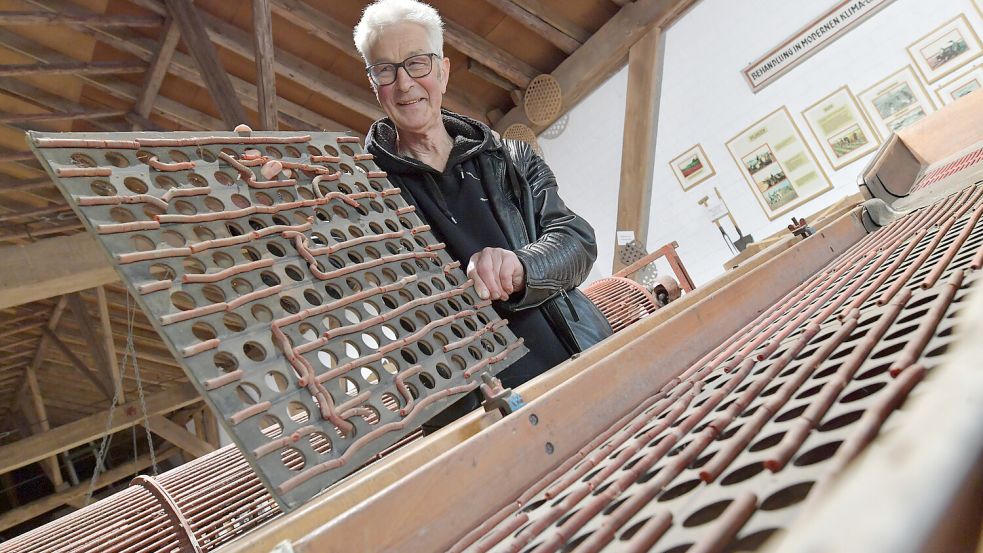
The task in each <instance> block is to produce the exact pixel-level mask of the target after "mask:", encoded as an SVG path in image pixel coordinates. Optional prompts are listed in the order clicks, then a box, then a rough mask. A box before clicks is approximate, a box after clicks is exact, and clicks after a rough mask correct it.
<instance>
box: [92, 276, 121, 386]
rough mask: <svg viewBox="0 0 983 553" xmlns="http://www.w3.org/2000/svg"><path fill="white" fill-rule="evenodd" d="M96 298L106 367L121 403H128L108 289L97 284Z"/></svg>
mask: <svg viewBox="0 0 983 553" xmlns="http://www.w3.org/2000/svg"><path fill="white" fill-rule="evenodd" d="M95 289H96V299H97V301H98V303H99V324H100V326H101V327H102V343H103V347H104V348H105V352H106V356H107V359H106V361H107V363H108V365H106V369H107V370H108V371H109V375H110V377H112V379H113V389H114V390H116V397H117V399H118V401H119V402H120V403H126V391H125V390H124V389H123V378H122V375H121V374H120V371H119V358H118V357H117V355H116V342H115V341H114V340H113V324H112V319H111V318H110V317H109V304H108V303H107V302H106V290H105V289H103V287H102V286H96V287H95Z"/></svg>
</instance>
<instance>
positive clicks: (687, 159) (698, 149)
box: [669, 144, 716, 190]
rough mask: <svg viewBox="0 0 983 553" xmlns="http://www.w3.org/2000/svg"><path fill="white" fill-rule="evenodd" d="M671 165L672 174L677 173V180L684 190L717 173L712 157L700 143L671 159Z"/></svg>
mask: <svg viewBox="0 0 983 553" xmlns="http://www.w3.org/2000/svg"><path fill="white" fill-rule="evenodd" d="M669 167H670V168H672V174H674V175H676V180H678V181H679V185H680V186H682V187H683V190H689V189H690V188H693V187H694V186H696V185H697V184H700V183H701V182H703V181H705V180H707V179H708V178H710V177H712V176H714V175H715V174H716V171H714V170H713V165H711V164H710V159H709V158H707V154H706V152H704V151H703V147H702V146H700V145H699V144H697V145H696V146H693V147H692V148H690V149H689V150H686V151H685V152H683V153H682V154H680V156H679V157H677V158H676V159H674V160H672V161H670V162H669Z"/></svg>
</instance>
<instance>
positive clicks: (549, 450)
mask: <svg viewBox="0 0 983 553" xmlns="http://www.w3.org/2000/svg"><path fill="white" fill-rule="evenodd" d="M553 451H554V449H553V444H552V443H550V442H546V454H547V455H553Z"/></svg>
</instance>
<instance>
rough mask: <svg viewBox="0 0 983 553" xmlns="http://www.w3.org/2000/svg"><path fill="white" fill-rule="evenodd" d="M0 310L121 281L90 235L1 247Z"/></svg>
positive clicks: (83, 234)
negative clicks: (2, 260)
mask: <svg viewBox="0 0 983 553" xmlns="http://www.w3.org/2000/svg"><path fill="white" fill-rule="evenodd" d="M0 259H4V260H5V262H4V263H0V309H6V308H8V307H12V306H15V305H21V304H24V303H29V302H32V301H37V300H42V299H45V298H50V297H52V296H59V295H62V294H67V293H70V292H77V291H79V290H85V289H86V288H92V287H94V286H99V285H102V284H109V283H111V282H116V281H117V280H119V276H117V274H116V270H115V269H114V268H113V265H112V263H110V261H109V259H107V258H106V254H105V252H104V251H103V250H102V247H101V246H100V245H99V244H98V242H96V239H95V238H93V237H92V236H90V235H89V234H86V233H82V234H75V235H72V236H65V237H61V238H50V239H47V240H38V241H37V242H34V243H32V244H30V245H27V246H3V247H0Z"/></svg>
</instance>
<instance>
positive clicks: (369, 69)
mask: <svg viewBox="0 0 983 553" xmlns="http://www.w3.org/2000/svg"><path fill="white" fill-rule="evenodd" d="M421 56H426V57H427V60H429V61H430V70H429V71H427V72H426V73H424V74H422V75H418V76H416V77H414V76H413V75H411V74H410V70H409V69H408V68H407V67H406V62H408V61H409V60H411V59H413V58H418V57H421ZM438 57H440V56H439V55H438V54H436V53H434V52H427V53H424V54H413V55H412V56H409V57H407V58H406V59H404V60H403V61H401V62H399V63H393V62H389V61H383V62H379V63H373V64H370V65H366V66H365V73H366V75H368V77H369V80H370V81H372V83H373V84H375V85H376V86H389V85H391V84H393V83H394V82H396V79H398V78H399V68H400V67H402V68H403V71H405V72H406V75H407V76H408V77H410V78H411V79H422V78H423V77H426V76H427V75H429V74H431V73H433V58H438ZM380 65H391V66H393V80H392V81H390V82H388V83H385V84H382V83H380V82H378V81H377V80H376V79H375V77H373V76H372V68H373V67H378V66H380Z"/></svg>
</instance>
